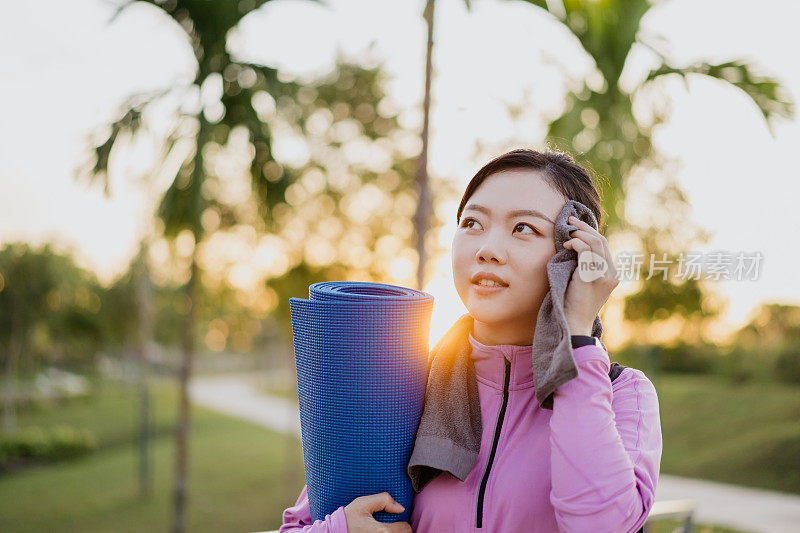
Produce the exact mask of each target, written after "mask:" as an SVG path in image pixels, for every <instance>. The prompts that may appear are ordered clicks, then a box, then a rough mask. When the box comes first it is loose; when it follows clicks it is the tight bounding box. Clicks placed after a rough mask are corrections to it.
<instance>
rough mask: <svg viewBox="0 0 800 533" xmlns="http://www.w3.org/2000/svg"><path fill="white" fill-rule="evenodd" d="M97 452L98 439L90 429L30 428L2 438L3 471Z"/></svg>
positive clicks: (1, 436)
mask: <svg viewBox="0 0 800 533" xmlns="http://www.w3.org/2000/svg"><path fill="white" fill-rule="evenodd" d="M96 449H97V439H96V438H95V436H94V434H93V433H92V432H91V431H89V430H87V429H77V428H73V427H70V426H64V425H61V426H56V427H54V428H51V429H46V430H45V429H42V428H40V427H28V428H23V429H20V430H18V431H15V432H14V433H11V434H3V435H0V468H8V467H9V466H11V465H14V464H19V463H29V462H55V461H62V460H65V459H72V458H75V457H80V456H82V455H85V454H87V453H90V452H92V451H94V450H96Z"/></svg>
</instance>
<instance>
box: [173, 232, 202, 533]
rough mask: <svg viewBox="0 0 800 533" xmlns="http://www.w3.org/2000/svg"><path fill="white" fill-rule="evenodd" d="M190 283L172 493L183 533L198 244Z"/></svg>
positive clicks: (176, 527)
mask: <svg viewBox="0 0 800 533" xmlns="http://www.w3.org/2000/svg"><path fill="white" fill-rule="evenodd" d="M190 271H191V273H190V275H189V281H188V283H187V284H186V288H185V294H186V297H187V298H186V305H187V306H188V309H187V310H186V316H185V319H184V328H183V346H182V357H181V366H180V372H179V380H180V392H179V394H180V400H179V401H180V404H179V410H178V428H177V435H176V437H177V454H176V458H175V492H174V504H175V507H174V515H173V522H172V531H173V532H174V533H182V532H183V531H184V530H185V527H186V524H185V519H186V517H185V514H186V499H187V488H188V483H187V477H188V475H187V474H188V464H189V446H188V440H189V421H190V418H189V414H190V413H189V408H190V405H189V378H190V377H191V372H192V359H193V357H194V350H195V344H194V329H195V323H196V315H197V292H198V291H197V283H198V279H197V277H198V271H197V245H196V244H195V245H194V249H193V251H192V261H191V266H190Z"/></svg>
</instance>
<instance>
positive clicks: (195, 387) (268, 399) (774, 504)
mask: <svg viewBox="0 0 800 533" xmlns="http://www.w3.org/2000/svg"><path fill="white" fill-rule="evenodd" d="M264 379H265V378H264V377H263V376H255V377H254V376H252V375H250V376H240V375H228V376H222V377H197V378H194V379H193V380H192V386H191V391H190V393H191V397H192V401H193V402H194V403H196V404H198V405H203V406H205V407H208V408H210V409H213V410H215V411H218V412H220V413H224V414H227V415H231V416H234V417H237V418H241V419H244V420H248V421H250V422H253V423H255V424H258V425H260V426H263V427H266V428H269V429H272V430H274V431H279V432H281V433H292V434H295V435H298V436H299V435H300V415H299V412H298V409H297V403H296V402H293V401H291V400H288V399H285V398H278V397H274V396H267V395H266V394H263V393H262V392H261V390H259V388H258V387H257V386H256V385H255V383H256V382H257V381H260V382H262V383H263V382H264ZM271 379H273V380H276V381H280V380H285V379H294V376H293V375H291V376H281V375H277V376H273V377H272V378H271ZM683 499H691V500H694V501H695V502H696V503H697V507H696V511H695V514H694V520H695V522H704V523H710V524H717V525H722V526H729V527H732V528H735V529H739V530H742V531H748V532H759V533H761V532H763V533H784V532H785V533H790V532H800V496H797V495H794V494H786V493H782V492H775V491H768V490H760V489H751V488H745V487H739V486H736V485H727V484H724V483H715V482H712V481H704V480H700V479H691V478H684V477H677V476H670V475H666V474H661V475H660V476H659V480H658V487H657V488H656V504H658V503H659V502H662V501H667V500H683Z"/></svg>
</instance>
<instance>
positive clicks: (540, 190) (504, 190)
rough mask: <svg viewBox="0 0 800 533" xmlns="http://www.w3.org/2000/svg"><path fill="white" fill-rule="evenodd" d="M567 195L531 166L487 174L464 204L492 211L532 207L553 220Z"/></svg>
mask: <svg viewBox="0 0 800 533" xmlns="http://www.w3.org/2000/svg"><path fill="white" fill-rule="evenodd" d="M566 201H567V200H566V198H564V197H563V196H562V194H561V193H560V192H558V191H556V190H555V189H553V188H552V187H551V186H550V184H549V183H548V182H547V180H546V179H545V178H544V177H543V176H542V175H541V173H539V172H538V171H536V170H533V169H514V170H504V171H502V172H497V173H495V174H492V175H490V176H488V177H487V178H486V179H484V180H483V182H482V183H481V184H480V185H479V186H478V188H477V189H475V192H473V193H472V196H470V198H469V200H468V201H467V204H466V206H465V207H468V206H469V205H470V204H472V203H475V204H480V205H483V206H486V207H489V208H490V209H491V210H492V213H494V212H495V211H498V212H500V213H504V212H507V211H514V210H517V209H526V208H528V209H529V208H535V209H538V210H540V211H542V212H544V213H545V214H546V215H547V216H549V217H550V218H551V219H553V220H555V218H556V217H557V216H558V213H559V212H560V211H561V208H562V207H563V206H564V203H565V202H566Z"/></svg>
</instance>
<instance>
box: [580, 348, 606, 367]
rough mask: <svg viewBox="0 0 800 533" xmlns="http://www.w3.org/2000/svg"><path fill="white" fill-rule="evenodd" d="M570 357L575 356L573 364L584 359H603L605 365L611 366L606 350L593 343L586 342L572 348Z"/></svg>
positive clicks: (584, 360)
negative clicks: (584, 344) (583, 344)
mask: <svg viewBox="0 0 800 533" xmlns="http://www.w3.org/2000/svg"><path fill="white" fill-rule="evenodd" d="M572 357H574V358H575V364H578V365H579V364H581V363H583V362H586V361H605V363H606V366H608V367H609V369H610V368H611V360H610V359H609V358H608V352H606V351H605V350H604V349H603V347H602V346H598V345H595V344H587V345H586V346H581V347H579V348H573V349H572Z"/></svg>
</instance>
